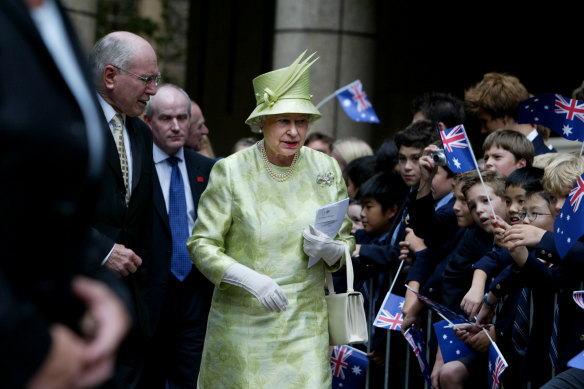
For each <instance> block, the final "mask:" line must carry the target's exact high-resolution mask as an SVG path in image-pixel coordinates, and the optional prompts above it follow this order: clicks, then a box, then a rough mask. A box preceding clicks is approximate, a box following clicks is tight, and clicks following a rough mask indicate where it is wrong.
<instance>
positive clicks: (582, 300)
mask: <svg viewBox="0 0 584 389" xmlns="http://www.w3.org/2000/svg"><path fill="white" fill-rule="evenodd" d="M572 297H573V298H574V301H575V302H576V304H578V306H579V307H580V308H582V309H584V290H575V291H574V292H573V293H572Z"/></svg>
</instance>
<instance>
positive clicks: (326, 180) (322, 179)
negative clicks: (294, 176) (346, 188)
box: [316, 172, 335, 188]
mask: <svg viewBox="0 0 584 389" xmlns="http://www.w3.org/2000/svg"><path fill="white" fill-rule="evenodd" d="M333 182H335V175H334V174H333V172H326V173H323V174H319V175H318V176H317V177H316V183H317V184H320V186H322V187H323V188H324V186H325V185H328V186H331V185H332V184H333Z"/></svg>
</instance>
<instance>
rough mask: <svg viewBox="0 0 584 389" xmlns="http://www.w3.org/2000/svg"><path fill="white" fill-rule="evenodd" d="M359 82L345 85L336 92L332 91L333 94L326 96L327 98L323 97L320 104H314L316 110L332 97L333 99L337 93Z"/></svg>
mask: <svg viewBox="0 0 584 389" xmlns="http://www.w3.org/2000/svg"><path fill="white" fill-rule="evenodd" d="M357 81H359V80H355V81H353V82H352V83H350V84H347V85H345V86H344V87H342V88H339V89H337V90H336V91H334V92H333V93H331V94H330V95H328V96H327V97H325V98H324V99H322V100H321V101H320V103H318V104H316V109H319V108H320V107H322V105H323V104H324V103H326V102H327V101H329V100H330V99H332V98H333V97H335V96H336V95H337V94H338V93H340V92H342V91H343V90H344V89H346V88H348V87H349V86H351V85H353V84H354V83H356V82H357Z"/></svg>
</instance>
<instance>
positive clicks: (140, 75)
mask: <svg viewBox="0 0 584 389" xmlns="http://www.w3.org/2000/svg"><path fill="white" fill-rule="evenodd" d="M89 58H90V64H91V66H92V70H93V76H94V80H95V85H96V88H97V92H98V99H99V101H100V103H101V107H102V110H103V114H104V115H105V119H106V121H107V122H108V123H109V129H108V130H106V152H107V153H106V155H107V157H106V168H105V174H104V179H103V190H102V191H101V193H100V204H99V208H98V217H97V220H96V222H95V224H94V228H95V233H96V235H97V236H98V239H99V241H100V243H101V249H102V251H101V253H102V258H103V264H104V266H105V267H107V268H109V269H112V270H113V271H115V272H117V273H118V274H119V275H121V276H122V280H123V281H124V283H125V284H126V285H127V286H128V288H129V289H130V292H131V294H132V298H133V300H134V304H135V306H136V323H135V326H134V327H133V328H132V331H131V332H130V336H129V337H128V339H127V341H126V342H124V344H123V345H122V347H121V349H120V355H119V357H118V360H117V363H116V372H115V375H114V378H113V379H112V380H111V382H108V383H107V385H106V387H108V388H120V389H121V388H123V389H132V388H134V387H135V386H136V385H137V382H138V380H139V377H140V374H141V371H142V369H143V355H144V349H145V345H146V342H147V340H148V338H149V336H150V335H151V334H150V329H149V327H150V325H149V318H148V309H147V303H146V300H147V296H148V293H149V290H148V283H149V282H148V274H149V273H148V270H149V266H150V262H151V244H152V243H151V242H152V239H151V237H152V215H153V203H152V172H153V162H152V133H151V131H150V129H149V128H148V126H147V125H146V124H145V123H144V122H143V121H142V120H141V119H139V118H138V117H137V116H139V115H141V114H142V113H143V112H144V109H145V107H146V103H147V102H148V100H149V99H150V97H151V96H153V95H154V94H156V86H157V84H158V81H159V80H160V73H159V72H158V65H157V58H156V53H155V52H154V49H153V48H152V46H151V45H150V44H149V43H148V42H147V41H146V40H144V39H143V38H141V37H140V36H138V35H135V34H132V33H129V32H125V31H117V32H112V33H110V34H108V35H106V36H105V37H103V38H102V39H100V40H99V41H98V42H97V43H96V44H95V45H94V46H93V48H92V50H91V53H90V56H89Z"/></svg>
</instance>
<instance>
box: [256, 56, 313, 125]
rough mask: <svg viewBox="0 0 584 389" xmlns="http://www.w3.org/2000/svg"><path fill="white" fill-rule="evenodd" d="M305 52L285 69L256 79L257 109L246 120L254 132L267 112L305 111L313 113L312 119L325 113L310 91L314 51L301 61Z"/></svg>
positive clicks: (274, 113)
mask: <svg viewBox="0 0 584 389" xmlns="http://www.w3.org/2000/svg"><path fill="white" fill-rule="evenodd" d="M305 53H306V51H304V52H303V53H302V54H300V56H299V57H298V58H296V60H295V61H294V62H292V64H291V65H290V66H288V67H286V68H283V69H278V70H273V71H271V72H268V73H264V74H262V75H260V76H257V77H256V78H254V79H253V81H252V83H253V89H254V92H255V97H256V108H255V109H254V110H253V112H252V113H251V115H249V117H248V118H247V120H246V121H245V124H248V125H249V126H250V127H251V130H252V131H254V132H260V128H259V126H258V121H259V119H260V118H261V117H263V116H266V115H277V114H282V113H304V114H307V115H311V121H314V120H316V119H319V118H320V117H321V116H322V115H321V114H320V112H318V109H316V107H315V106H314V105H313V104H312V101H311V99H312V95H311V94H310V92H309V87H310V71H309V70H308V68H309V67H310V65H312V64H313V63H314V62H316V60H317V59H318V58H316V59H314V60H313V61H312V62H308V61H310V59H311V58H312V57H313V56H314V54H315V53H312V54H311V55H310V56H308V57H307V58H306V59H304V60H303V61H302V62H300V60H301V59H302V57H303V56H304V54H305Z"/></svg>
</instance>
